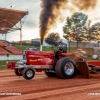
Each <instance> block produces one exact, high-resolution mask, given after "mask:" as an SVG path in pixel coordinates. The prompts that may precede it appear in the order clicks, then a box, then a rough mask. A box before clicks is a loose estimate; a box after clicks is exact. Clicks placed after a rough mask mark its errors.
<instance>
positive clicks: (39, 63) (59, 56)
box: [7, 44, 93, 80]
mask: <svg viewBox="0 0 100 100" xmlns="http://www.w3.org/2000/svg"><path fill="white" fill-rule="evenodd" d="M64 48H65V46H64V45H62V44H59V45H58V50H57V51H33V50H26V51H25V52H24V54H23V57H24V59H22V60H20V61H18V62H16V63H15V62H8V63H7V67H8V68H10V69H14V71H15V74H16V75H17V76H23V77H24V78H25V79H27V80H30V79H32V78H33V77H34V75H35V72H42V71H44V73H45V74H46V75H47V76H48V77H54V76H58V77H59V78H64V79H69V78H72V77H74V76H75V74H76V73H78V72H80V73H82V74H83V75H84V76H85V77H86V78H89V68H88V65H87V63H86V61H84V59H83V58H82V57H81V56H77V55H76V56H75V54H70V53H66V52H65V49H64ZM90 67H91V65H90ZM92 67H93V66H92Z"/></svg>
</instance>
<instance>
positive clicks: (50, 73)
mask: <svg viewBox="0 0 100 100" xmlns="http://www.w3.org/2000/svg"><path fill="white" fill-rule="evenodd" d="M45 74H46V75H47V76H48V77H56V76H57V75H56V73H54V72H46V71H45Z"/></svg>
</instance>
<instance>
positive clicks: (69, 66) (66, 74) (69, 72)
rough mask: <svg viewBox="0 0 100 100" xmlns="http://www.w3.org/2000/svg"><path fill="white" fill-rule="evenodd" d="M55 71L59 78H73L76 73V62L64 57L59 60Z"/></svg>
mask: <svg viewBox="0 0 100 100" xmlns="http://www.w3.org/2000/svg"><path fill="white" fill-rule="evenodd" d="M55 72H56V74H57V76H58V77H59V78H65V79H70V78H73V77H74V76H75V73H76V64H75V62H74V61H73V60H72V59H71V58H66V57H63V58H61V59H59V60H58V61H57V63H56V66H55Z"/></svg>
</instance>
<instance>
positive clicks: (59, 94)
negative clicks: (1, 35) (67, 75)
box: [0, 71, 100, 100]
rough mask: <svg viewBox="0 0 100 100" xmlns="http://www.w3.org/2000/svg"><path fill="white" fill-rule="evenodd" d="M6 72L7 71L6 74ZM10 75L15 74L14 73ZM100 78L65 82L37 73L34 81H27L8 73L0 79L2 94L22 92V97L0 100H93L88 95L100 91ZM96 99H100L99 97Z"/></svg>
mask: <svg viewBox="0 0 100 100" xmlns="http://www.w3.org/2000/svg"><path fill="white" fill-rule="evenodd" d="M2 72H3V71H2ZM6 72H7V71H5V72H4V73H6ZM4 73H3V74H4ZM0 74H1V73H0ZM10 74H13V71H12V72H11V73H10ZM99 77H100V75H97V76H96V75H91V79H84V78H81V77H75V78H73V79H68V80H64V79H58V78H48V77H46V75H45V74H44V73H37V74H36V76H35V77H34V79H32V80H25V79H23V77H18V76H9V73H6V77H0V92H21V93H22V95H21V96H0V100H24V99H25V100H26V99H27V100H50V99H49V98H48V97H50V98H51V99H52V100H54V99H55V100H70V99H63V96H64V97H65V98H66V97H68V98H70V96H71V97H73V98H74V97H76V96H77V97H79V98H83V99H84V100H85V98H88V99H86V100H89V99H91V100H92V98H91V97H92V96H91V97H90V96H87V94H88V92H89V91H92V90H93V91H97V90H98V91H99V90H100V78H99ZM93 91H92V92H93ZM79 94H81V95H79ZM66 95H67V96H66ZM78 95H79V96H78ZM83 95H84V96H83ZM85 96H86V97H85ZM28 97H29V98H28ZM79 98H77V99H75V100H78V99H79ZM96 98H97V99H98V97H96ZM99 99H100V98H99ZM99 99H98V100H99ZM71 100H72V99H71ZM79 100H82V99H79Z"/></svg>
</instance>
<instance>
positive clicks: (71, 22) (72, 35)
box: [63, 12, 88, 48]
mask: <svg viewBox="0 0 100 100" xmlns="http://www.w3.org/2000/svg"><path fill="white" fill-rule="evenodd" d="M87 19H88V17H87V15H85V14H83V13H81V12H76V13H74V14H73V15H72V16H71V17H68V18H67V19H66V23H65V25H64V27H63V32H64V34H63V37H64V38H66V39H67V40H68V41H69V44H70V41H77V47H78V43H79V42H81V41H86V36H85V34H86V31H87V30H86V23H87ZM69 48H70V46H69Z"/></svg>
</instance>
